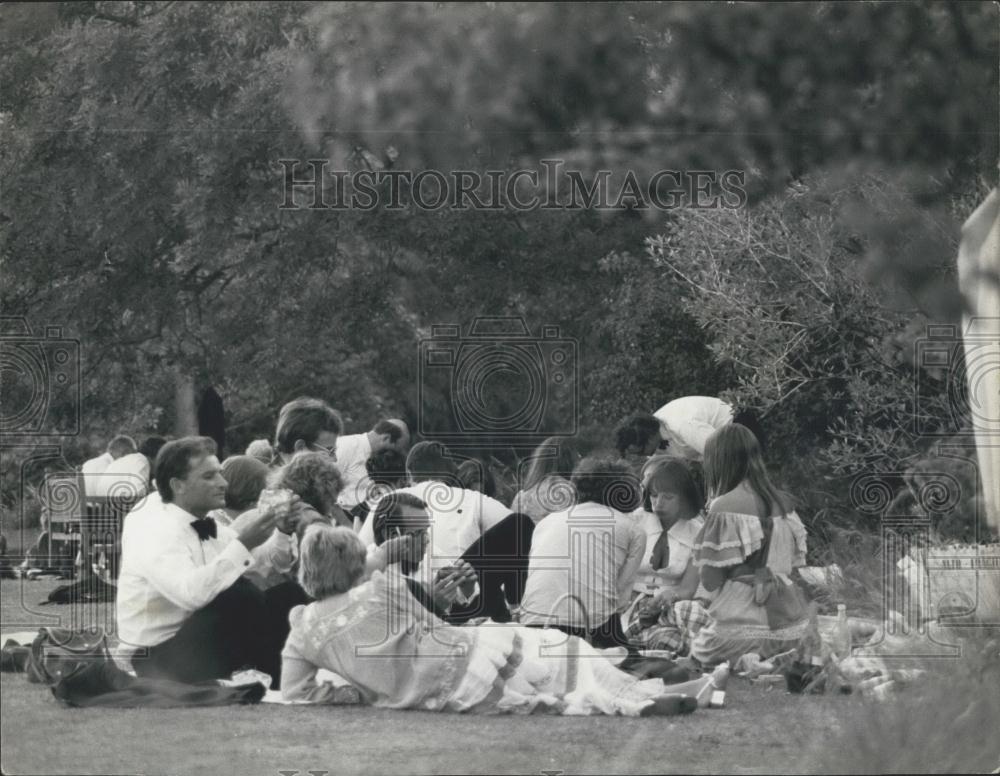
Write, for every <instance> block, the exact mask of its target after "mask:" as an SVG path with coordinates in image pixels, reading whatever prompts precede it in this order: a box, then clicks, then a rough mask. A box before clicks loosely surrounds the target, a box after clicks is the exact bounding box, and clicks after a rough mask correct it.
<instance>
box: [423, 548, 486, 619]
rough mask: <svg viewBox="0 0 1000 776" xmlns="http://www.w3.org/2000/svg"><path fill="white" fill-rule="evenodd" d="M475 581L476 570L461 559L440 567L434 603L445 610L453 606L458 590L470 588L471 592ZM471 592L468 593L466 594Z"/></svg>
mask: <svg viewBox="0 0 1000 776" xmlns="http://www.w3.org/2000/svg"><path fill="white" fill-rule="evenodd" d="M475 581H476V572H475V571H474V570H473V568H472V566H470V565H469V564H468V563H466V562H465V561H461V560H460V561H458V563H456V564H455V565H454V566H446V567H445V568H443V569H440V570H439V571H438V573H437V576H436V577H435V579H434V589H433V590H432V593H431V594H432V595H433V596H434V603H436V604H437V605H438V607H439V608H441V609H444V610H447V609H449V608H451V605H452V604H453V603H455V601H456V599H457V598H458V591H459V590H462V592H463V593H465V591H466V590H469V591H470V593H471V590H473V589H474V588H473V587H472V585H473V584H475ZM470 593H466V596H468V595H469V594H470Z"/></svg>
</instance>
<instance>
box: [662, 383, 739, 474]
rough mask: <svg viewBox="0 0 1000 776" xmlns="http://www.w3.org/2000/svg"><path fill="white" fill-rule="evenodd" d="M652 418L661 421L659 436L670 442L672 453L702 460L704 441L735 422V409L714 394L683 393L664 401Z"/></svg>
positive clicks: (676, 455)
mask: <svg viewBox="0 0 1000 776" xmlns="http://www.w3.org/2000/svg"><path fill="white" fill-rule="evenodd" d="M653 417H655V418H656V419H657V420H659V421H660V437H661V438H662V439H664V440H665V441H667V442H669V443H670V447H669V448H668V454H669V455H672V456H675V457H677V458H685V459H687V460H689V461H700V460H701V457H702V456H703V455H704V454H705V441H706V440H707V439H708V438H709V437H710V436H711V435H712V433H713V432H714V431H716V430H717V429H720V428H722V427H723V426H725V425H726V424H728V423H732V422H733V408H732V406H731V405H729V404H727V403H726V402H724V401H722V399H716V398H713V397H711V396H683V397H681V398H680V399H674V400H673V401H672V402H668V403H667V404H664V405H663V406H662V407H660V409H658V410H657V411H656V412H654V413H653Z"/></svg>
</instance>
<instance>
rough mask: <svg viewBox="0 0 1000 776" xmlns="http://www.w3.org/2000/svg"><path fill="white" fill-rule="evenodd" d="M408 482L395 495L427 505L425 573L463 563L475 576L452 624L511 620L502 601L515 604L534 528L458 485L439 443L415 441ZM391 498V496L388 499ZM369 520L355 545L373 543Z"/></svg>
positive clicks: (523, 517)
mask: <svg viewBox="0 0 1000 776" xmlns="http://www.w3.org/2000/svg"><path fill="white" fill-rule="evenodd" d="M406 471H407V475H408V476H409V478H410V482H411V483H413V484H412V485H410V487H407V488H402V489H400V490H398V491H395V492H396V493H409V494H410V495H413V496H416V497H417V498H418V499H420V500H421V501H423V502H425V503H426V504H427V508H428V510H429V511H430V515H431V530H430V546H429V548H428V553H427V557H426V558H425V559H424V564H429V568H428V569H426V570H424V571H425V573H436V572H437V571H439V570H440V569H442V568H446V567H449V566H451V565H452V564H454V563H455V562H456V561H457V560H459V559H464V560H466V561H467V562H468V563H469V564H470V565H472V567H473V568H474V569H475V570H476V572H477V577H478V581H479V594H478V596H477V597H476V599H475V600H474V601H471V602H466V601H463V600H461V599H460V600H459V603H460V604H462V606H461V607H459V608H453V609H452V611H451V615H450V618H449V619H451V621H452V622H466V621H468V620H470V619H472V618H474V617H490V618H491V619H493V620H495V621H497V622H509V621H510V619H511V616H510V611H509V609H508V605H507V602H508V601H509V602H510V603H511V604H514V605H516V604H517V603H518V602H519V601H520V600H521V594H522V591H523V589H524V587H523V582H524V578H525V576H526V574H527V561H528V554H529V552H530V548H531V535H532V532H533V531H534V523H533V522H532V520H531V518H530V517H528V516H527V515H512V514H511V513H510V510H509V509H508V508H507V507H505V506H504V505H503V504H501V503H500V502H499V501H497V500H496V499H492V498H490V497H489V496H486V495H484V494H482V493H479V492H478V491H473V490H466V489H465V488H462V487H459V486H458V481H457V479H456V476H455V473H456V466H455V462H454V461H453V460H452V459H451V458H450V457H449V456H448V451H447V449H446V448H445V447H444V445H442V444H441V443H440V442H420V443H418V444H416V445H414V446H413V449H412V450H410V454H409V456H407V459H406ZM390 495H391V494H390ZM376 510H377V507H376ZM373 529H374V525H373V520H372V516H371V515H369V517H368V519H367V520H366V521H365V524H364V525H363V526H362V527H361V531H360V537H361V541H362V542H364V543H365V545H366V546H368V545H371V544H373V543H374V542H375V535H374V530H373Z"/></svg>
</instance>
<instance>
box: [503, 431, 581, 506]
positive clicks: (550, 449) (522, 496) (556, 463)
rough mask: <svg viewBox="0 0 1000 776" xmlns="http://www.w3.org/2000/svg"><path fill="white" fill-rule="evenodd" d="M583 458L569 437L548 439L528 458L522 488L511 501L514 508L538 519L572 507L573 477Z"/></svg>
mask: <svg viewBox="0 0 1000 776" xmlns="http://www.w3.org/2000/svg"><path fill="white" fill-rule="evenodd" d="M579 460H580V454H579V452H578V451H577V449H576V448H575V447H574V446H573V445H572V444H570V443H569V442H568V441H567V440H566V439H564V438H562V437H549V438H548V439H546V440H545V441H544V442H542V443H541V444H540V445H539V446H538V447H537V448H536V449H535V451H534V453H532V455H531V458H529V459H528V466H527V470H526V472H525V475H524V481H523V483H522V486H521V490H520V491H518V493H517V495H515V496H514V500H513V501H511V504H510V509H511V511H512V512H523V513H524V514H526V515H528V516H529V517H531V519H532V520H534V521H535V522H536V523H537V522H538V521H539V520H541V519H542V518H543V517H545V516H546V515H550V514H552V513H553V512H560V511H562V510H564V509H569V508H570V507H571V506H573V502H574V500H575V494H574V491H573V486H572V485H571V484H570V477H571V476H572V475H573V469H574V468H575V467H576V464H577V463H578V462H579Z"/></svg>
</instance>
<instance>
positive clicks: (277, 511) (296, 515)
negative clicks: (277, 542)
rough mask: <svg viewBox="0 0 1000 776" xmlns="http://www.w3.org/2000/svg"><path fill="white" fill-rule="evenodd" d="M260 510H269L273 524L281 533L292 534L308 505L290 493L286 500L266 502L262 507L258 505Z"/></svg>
mask: <svg viewBox="0 0 1000 776" xmlns="http://www.w3.org/2000/svg"><path fill="white" fill-rule="evenodd" d="M258 508H259V509H260V510H261V511H262V512H270V513H272V514H273V515H274V525H275V527H276V528H277V529H278V530H279V531H281V532H282V533H283V534H292V533H294V532H295V531H296V530H297V529H298V527H299V523H300V522H301V521H302V518H303V517H304V513H305V512H306V510H307V509H308V507H307V506H306V505H305V504H303V503H302V499H300V498H299V497H298V496H296V495H292V497H291V499H290V500H288V501H286V502H281V503H278V504H267V505H266V506H263V507H258Z"/></svg>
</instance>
